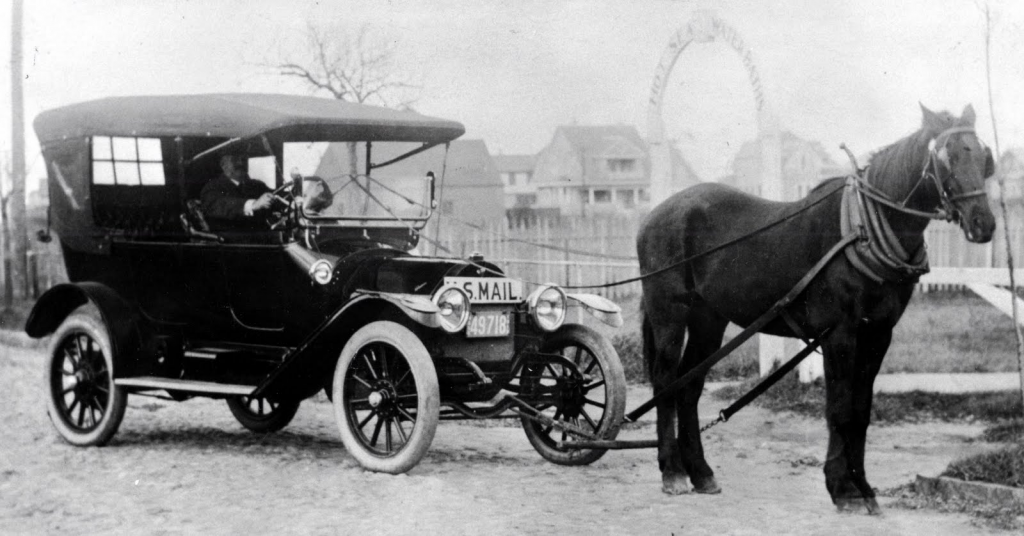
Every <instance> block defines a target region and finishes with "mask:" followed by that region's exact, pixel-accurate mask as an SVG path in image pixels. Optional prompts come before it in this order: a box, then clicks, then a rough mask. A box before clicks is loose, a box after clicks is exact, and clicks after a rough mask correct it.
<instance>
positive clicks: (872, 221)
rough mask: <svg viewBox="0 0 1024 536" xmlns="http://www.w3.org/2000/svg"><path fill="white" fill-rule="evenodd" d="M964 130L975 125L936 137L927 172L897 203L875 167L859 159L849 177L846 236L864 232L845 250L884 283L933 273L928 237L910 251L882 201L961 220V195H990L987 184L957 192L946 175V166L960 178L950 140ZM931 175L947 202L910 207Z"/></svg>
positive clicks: (843, 214) (924, 214)
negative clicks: (879, 183)
mask: <svg viewBox="0 0 1024 536" xmlns="http://www.w3.org/2000/svg"><path fill="white" fill-rule="evenodd" d="M964 132H970V133H973V132H974V128H972V127H953V128H950V129H947V130H944V131H943V132H942V133H940V134H939V135H938V136H936V137H935V140H934V142H933V144H932V146H931V147H930V148H929V150H928V155H927V156H926V157H925V164H924V167H923V168H922V171H921V177H920V178H919V179H918V180H917V183H915V184H914V188H912V189H911V191H910V193H909V194H907V197H906V198H904V199H903V201H902V202H901V203H896V202H895V201H893V200H892V199H890V198H889V196H887V195H886V194H885V193H884V192H882V191H881V190H879V189H878V188H876V187H874V186H872V185H871V184H870V182H869V178H870V167H868V168H865V169H858V168H857V166H856V161H854V169H857V172H856V173H854V174H851V175H849V176H847V178H846V186H845V188H844V189H843V200H842V203H841V205H840V207H841V208H840V216H839V218H840V228H841V231H842V234H843V236H846V235H847V234H849V233H851V232H855V233H857V234H858V236H859V240H857V241H856V242H855V243H854V244H853V246H852V247H849V248H847V249H846V251H845V254H846V258H847V260H849V261H850V264H852V265H853V266H854V268H856V269H857V271H859V272H860V273H862V274H864V275H865V276H866V277H868V278H869V279H871V280H872V281H874V282H876V283H879V284H881V283H883V282H893V283H913V282H917V280H918V278H920V277H921V276H922V275H924V274H926V273H928V271H929V267H928V251H927V247H926V246H925V244H924V243H923V242H922V244H921V246H920V247H919V248H918V249H917V250H916V251H913V252H908V251H906V250H905V249H904V248H903V246H902V244H900V242H899V240H898V238H897V237H896V235H895V233H893V231H892V227H891V226H890V225H889V222H888V220H887V219H886V218H885V217H884V215H883V213H882V209H881V207H882V206H885V207H888V208H890V209H893V210H896V211H898V212H902V213H904V214H909V215H911V216H917V217H921V218H928V219H936V220H945V221H958V220H959V219H960V218H961V217H962V213H961V211H960V209H959V208H957V206H956V203H957V201H960V200H963V199H969V198H972V197H978V196H982V195H985V190H982V189H978V190H972V191H970V192H965V193H961V194H953V193H952V192H951V191H950V189H949V188H948V187H947V186H946V184H945V181H943V180H942V179H941V178H940V173H941V172H940V170H941V169H942V168H943V167H945V168H946V169H947V170H948V175H947V177H946V179H947V180H950V179H955V178H956V177H955V174H954V173H953V171H952V168H951V166H950V165H949V161H948V157H947V156H946V144H947V143H948V142H949V136H951V135H953V134H957V133H964ZM936 148H938V149H936ZM844 149H845V146H844ZM851 160H853V158H852V155H851ZM929 179H930V180H931V181H933V182H934V183H935V189H936V191H938V193H939V200H940V203H941V205H942V208H939V209H936V210H935V211H934V212H924V211H920V210H914V209H911V208H907V206H906V204H907V201H908V200H909V199H910V197H911V196H912V195H913V194H914V192H916V191H917V188H918V187H919V186H920V185H921V183H922V182H924V181H926V180H929Z"/></svg>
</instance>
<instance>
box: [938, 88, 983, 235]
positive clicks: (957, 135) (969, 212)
mask: <svg viewBox="0 0 1024 536" xmlns="http://www.w3.org/2000/svg"><path fill="white" fill-rule="evenodd" d="M921 111H922V112H923V114H924V119H923V121H922V129H923V130H924V131H925V132H926V133H927V134H928V136H929V138H931V139H932V140H933V141H934V144H933V145H932V146H931V148H930V149H929V158H928V162H927V163H926V165H925V171H924V172H925V173H926V174H931V176H932V178H933V180H934V181H935V185H936V187H937V189H938V191H939V192H938V193H939V198H940V200H941V203H942V207H943V209H944V210H945V211H946V212H947V213H948V214H949V215H950V217H951V218H953V220H955V221H956V222H958V223H959V224H960V228H961V229H963V232H964V235H965V236H966V237H967V240H970V241H971V242H979V243H984V242H988V241H989V240H991V239H992V233H993V232H994V231H995V228H996V218H995V216H994V215H993V214H992V209H991V207H989V204H988V194H987V193H986V192H985V179H987V178H988V177H991V176H992V175H993V174H994V173H995V161H994V160H993V158H992V150H991V149H989V148H988V147H987V146H986V145H985V144H984V143H982V142H981V140H980V139H978V135H977V134H976V133H975V131H974V120H975V114H974V107H972V106H971V105H970V104H968V105H967V106H966V107H965V108H964V111H963V114H961V116H960V117H959V118H957V117H954V116H953V115H952V114H950V113H949V112H938V113H936V112H932V111H931V110H929V109H928V108H925V107H924V105H923V104H922V105H921Z"/></svg>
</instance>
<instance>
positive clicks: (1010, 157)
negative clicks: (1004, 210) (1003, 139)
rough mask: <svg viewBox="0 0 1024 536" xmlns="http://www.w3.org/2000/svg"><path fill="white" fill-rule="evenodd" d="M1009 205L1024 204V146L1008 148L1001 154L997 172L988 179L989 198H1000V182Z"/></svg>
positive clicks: (997, 163)
mask: <svg viewBox="0 0 1024 536" xmlns="http://www.w3.org/2000/svg"><path fill="white" fill-rule="evenodd" d="M1000 180H1001V181H1002V182H1003V196H1004V199H1005V200H1006V204H1007V205H1021V204H1024V148H1019V147H1018V148H1014V149H1008V150H1006V151H1004V152H1003V154H1001V155H999V161H998V162H996V174H995V175H994V176H993V177H992V180H989V181H987V183H986V188H987V190H988V196H989V199H999V182H1000Z"/></svg>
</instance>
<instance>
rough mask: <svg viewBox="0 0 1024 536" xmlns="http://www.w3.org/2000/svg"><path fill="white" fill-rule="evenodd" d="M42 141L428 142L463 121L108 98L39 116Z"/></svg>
mask: <svg viewBox="0 0 1024 536" xmlns="http://www.w3.org/2000/svg"><path fill="white" fill-rule="evenodd" d="M34 126H35V130H36V134H37V135H38V136H39V141H40V142H41V143H43V144H45V143H47V142H51V141H58V140H61V139H67V138H78V137H83V136H93V135H100V136H152V137H160V136H184V137H188V136H210V137H225V138H246V137H250V136H256V135H260V134H266V135H267V136H268V137H272V138H276V139H283V140H287V139H295V140H302V141H362V140H370V141H380V140H388V141H423V142H431V143H444V142H447V141H450V140H453V139H455V138H457V137H459V136H461V135H462V134H463V133H464V132H465V127H463V126H462V124H461V123H458V122H455V121H448V120H444V119H437V118H434V117H428V116H425V115H421V114H418V113H415V112H407V111H398V110H392V109H388V108H381V107H377V106H369V105H365V104H354V103H350V102H345V101H340V100H334V99H324V98H318V97H302V96H294V95H278V94H265V93H220V94H208V95H162V96H136V97H108V98H105V99H98V100H93V101H88V102H83V103H79V104H72V105H69V106H63V107H60V108H56V109H53V110H48V111H45V112H43V113H41V114H39V116H38V117H36V120H35V123H34Z"/></svg>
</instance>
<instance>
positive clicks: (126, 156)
mask: <svg viewBox="0 0 1024 536" xmlns="http://www.w3.org/2000/svg"><path fill="white" fill-rule="evenodd" d="M91 141H92V182H93V184H99V185H117V186H162V185H163V184H165V183H166V180H167V179H166V177H165V175H164V163H163V151H162V149H161V146H160V139H159V138H135V137H124V136H93V137H92V140H91Z"/></svg>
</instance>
